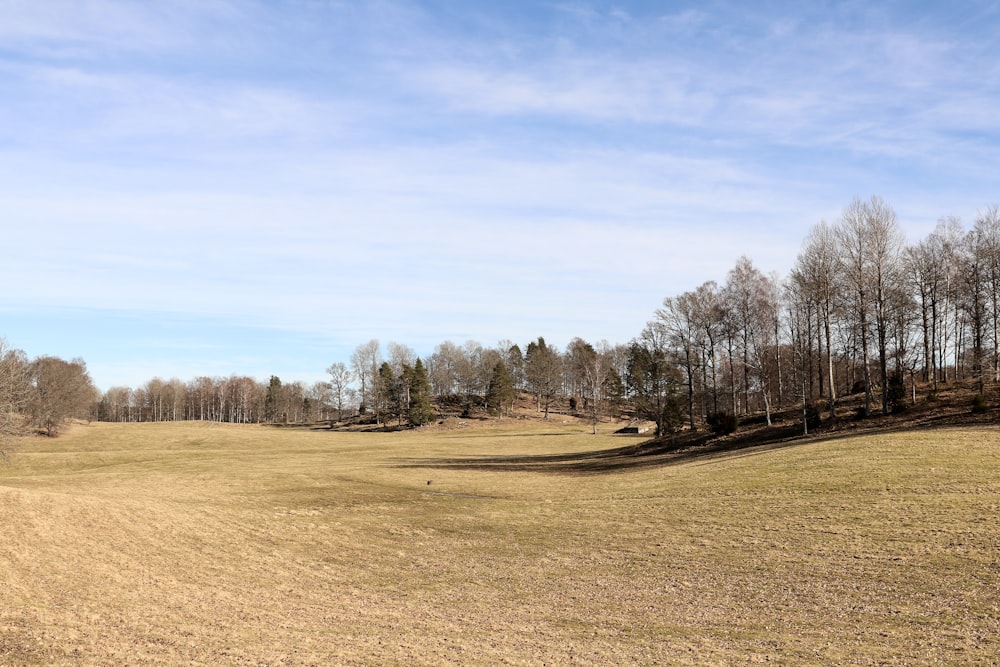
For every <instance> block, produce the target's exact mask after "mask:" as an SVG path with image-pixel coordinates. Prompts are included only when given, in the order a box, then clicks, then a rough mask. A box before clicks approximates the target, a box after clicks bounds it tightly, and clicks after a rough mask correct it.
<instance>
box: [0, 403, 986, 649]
mask: <svg viewBox="0 0 1000 667" xmlns="http://www.w3.org/2000/svg"><path fill="white" fill-rule="evenodd" d="M588 430H589V426H587V425H576V424H572V423H569V424H559V423H557V424H548V425H544V424H543V425H539V424H537V423H532V424H524V423H519V422H516V421H510V422H504V423H502V424H495V423H491V424H489V425H488V426H478V427H475V428H469V429H461V430H454V431H442V430H437V431H435V430H427V431H411V432H402V433H388V434H377V433H337V432H321V431H308V430H294V429H270V428H265V427H239V426H225V425H215V424H191V423H182V424H144V425H111V424H94V425H89V426H83V425H79V426H77V427H75V428H74V429H73V430H72V431H71V432H70V433H68V434H67V435H65V436H63V437H61V438H58V439H33V440H29V441H26V442H25V443H23V444H22V445H21V447H20V450H19V452H18V453H17V454H16V456H15V457H14V458H13V460H12V462H11V463H9V464H5V465H0V525H2V526H3V529H4V537H3V539H2V540H0V664H3V665H22V664H29V665H31V664H38V665H64V664H65V665H79V664H82V665H91V664H102V665H103V664H205V665H216V664H222V665H264V664H268V665H282V664H287V665H313V664H316V665H327V664H346V665H351V664H400V665H410V664H463V665H464V664H490V665H493V664H681V665H683V664H691V665H694V664H698V665H704V664H734V665H735V664H747V663H752V662H757V661H765V660H769V661H771V662H776V663H779V664H789V665H801V664H900V665H909V664H918V663H919V664H927V663H932V662H935V661H940V662H945V663H960V664H990V663H992V662H993V661H994V660H995V656H996V655H1000V564H998V558H997V553H1000V551H998V549H1000V527H998V526H997V522H996V520H995V517H996V515H997V512H998V510H1000V475H998V472H1000V447H998V445H1000V437H998V434H997V431H996V430H995V428H994V429H989V428H969V429H953V430H938V431H922V432H912V433H896V434H888V435H865V436H856V437H844V438H840V439H832V438H831V439H827V440H814V441H809V442H806V443H804V444H802V445H798V446H794V447H788V446H785V447H783V448H781V449H767V448H760V449H754V450H744V451H739V452H733V453H729V454H721V455H719V454H717V455H713V456H711V457H704V458H700V459H699V458H696V459H693V460H688V461H685V462H683V463H679V464H675V465H669V466H661V467H644V468H635V469H629V468H622V469H620V470H614V469H611V470H605V471H603V472H601V473H599V474H598V473H592V474H572V473H568V472H566V469H565V468H560V467H559V466H552V469H551V471H547V468H546V465H545V463H544V461H542V462H540V465H538V466H534V467H532V468H531V469H530V470H512V469H506V468H501V469H494V468H491V467H490V466H488V465H483V466H481V467H477V465H476V461H477V460H480V458H479V457H482V459H481V460H484V461H485V460H487V458H486V457H489V458H490V459H495V458H496V457H499V456H508V457H510V456H531V455H553V454H572V453H574V452H586V451H591V450H594V449H600V448H612V447H620V446H622V445H623V444H627V443H628V442H629V440H627V439H624V440H623V439H622V438H614V437H611V436H609V435H600V436H597V437H596V438H595V437H594V436H591V435H589V433H588ZM463 457H469V458H470V459H471V460H470V461H465V462H463V464H462V465H455V464H452V463H448V462H449V461H452V462H454V461H455V459H457V458H463ZM428 480H431V482H432V483H431V484H430V485H428V484H427V481H428Z"/></svg>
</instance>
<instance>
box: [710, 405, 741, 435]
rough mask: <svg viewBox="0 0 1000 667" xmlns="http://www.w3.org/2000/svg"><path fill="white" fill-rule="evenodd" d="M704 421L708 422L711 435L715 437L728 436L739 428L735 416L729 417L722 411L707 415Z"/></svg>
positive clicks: (729, 415)
mask: <svg viewBox="0 0 1000 667" xmlns="http://www.w3.org/2000/svg"><path fill="white" fill-rule="evenodd" d="M705 421H706V422H708V427H709V428H710V429H712V433H714V434H716V435H729V434H730V433H733V432H734V431H735V430H736V427H737V426H739V420H738V419H737V418H736V415H731V414H729V413H728V412H725V411H724V410H720V411H719V412H710V413H708V415H706V417H705Z"/></svg>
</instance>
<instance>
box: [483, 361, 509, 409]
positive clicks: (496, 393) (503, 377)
mask: <svg viewBox="0 0 1000 667" xmlns="http://www.w3.org/2000/svg"><path fill="white" fill-rule="evenodd" d="M513 401H514V383H513V382H512V381H511V379H510V373H508V372H507V366H506V365H505V364H504V363H503V361H498V362H497V363H496V366H494V367H493V375H492V376H491V377H490V384H489V387H488V388H487V390H486V407H487V409H488V410H489V411H490V414H495V415H496V416H497V419H498V420H500V419H503V413H504V410H505V409H506V408H507V406H508V405H510V404H511V403H513Z"/></svg>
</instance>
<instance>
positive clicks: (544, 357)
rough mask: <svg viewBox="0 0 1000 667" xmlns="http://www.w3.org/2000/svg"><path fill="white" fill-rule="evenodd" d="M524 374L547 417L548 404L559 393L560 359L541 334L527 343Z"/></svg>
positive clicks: (539, 406) (538, 404)
mask: <svg viewBox="0 0 1000 667" xmlns="http://www.w3.org/2000/svg"><path fill="white" fill-rule="evenodd" d="M524 370H525V376H526V378H527V380H528V384H529V385H530V386H531V388H532V391H533V392H534V393H535V400H536V404H537V406H538V408H539V410H541V409H542V406H543V404H544V409H545V417H544V418H545V419H548V418H549V406H550V405H551V403H552V400H553V399H554V398H555V397H556V395H557V394H558V393H559V386H560V384H561V375H562V359H561V357H560V355H559V352H558V351H557V350H556V349H555V348H553V347H552V346H551V345H548V344H547V343H546V342H545V339H544V338H542V337H541V336H539V337H538V340H537V341H532V342H531V343H529V344H528V351H527V353H526V354H525V363H524Z"/></svg>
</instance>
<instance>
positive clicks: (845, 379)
mask: <svg viewBox="0 0 1000 667" xmlns="http://www.w3.org/2000/svg"><path fill="white" fill-rule="evenodd" d="M8 354H9V353H8ZM15 356H16V354H15ZM63 363H66V362H63ZM72 363H75V364H77V365H78V366H79V367H80V368H82V370H84V371H85V366H83V365H82V362H80V361H76V362H72ZM327 372H328V374H329V381H327V382H317V383H314V384H312V385H310V386H305V385H303V384H301V383H298V382H291V383H283V382H282V381H281V380H280V379H279V378H277V377H271V378H270V380H269V381H268V382H267V383H262V382H259V381H257V380H254V379H253V378H248V377H229V378H207V377H202V378H197V379H195V380H192V381H189V382H182V381H180V380H176V379H174V380H169V381H164V380H161V379H158V378H156V379H153V380H150V381H149V382H147V383H146V384H145V385H143V386H142V387H137V388H127V387H115V388H112V389H109V390H108V391H106V392H105V393H104V394H103V395H102V396H100V397H96V398H95V399H94V400H93V401H91V403H90V407H89V414H90V416H91V417H93V418H96V419H101V420H109V421H161V420H177V419H204V420H215V421H229V422H242V423H247V422H254V423H256V422H309V421H316V420H331V419H332V420H338V419H344V418H348V417H358V418H364V419H370V420H372V421H374V422H384V423H395V424H406V423H409V424H421V423H424V422H425V421H427V420H428V419H430V418H432V417H433V414H434V411H435V410H441V409H448V410H457V411H460V412H464V413H470V412H473V411H479V410H481V411H487V412H489V413H490V414H493V415H495V416H496V417H497V418H502V417H503V416H504V415H506V414H507V413H509V412H510V410H511V407H512V405H513V401H514V396H515V395H516V392H518V391H523V392H530V393H531V394H532V395H533V397H534V401H535V405H536V408H537V409H538V410H539V411H540V412H546V413H547V411H548V409H549V407H550V406H551V405H553V404H554V402H556V401H560V402H561V403H563V404H565V403H568V404H569V406H570V407H571V409H573V410H575V411H576V412H577V413H580V414H586V415H588V416H590V417H591V418H592V419H593V420H594V422H595V424H596V422H597V421H598V420H600V419H602V418H605V417H607V416H619V415H622V414H626V413H627V414H628V415H629V416H635V417H639V418H644V419H648V420H651V421H654V422H656V424H657V432H658V434H661V435H662V434H664V433H668V432H671V431H676V430H678V429H681V428H692V429H697V428H701V427H704V426H709V427H712V428H717V429H718V428H727V426H726V425H732V424H734V423H735V421H736V419H737V418H739V417H743V416H746V415H748V414H751V413H758V414H760V415H761V419H762V420H764V421H766V422H767V423H770V420H771V414H772V413H773V412H774V411H775V410H777V409H779V408H787V407H789V406H792V405H795V406H800V407H801V408H802V415H803V421H804V422H808V421H813V422H815V420H818V419H819V414H820V413H821V412H822V413H823V414H828V415H831V416H832V415H835V414H837V409H838V401H839V399H840V398H841V397H843V396H845V395H847V394H859V395H860V394H862V393H863V395H864V401H863V408H862V409H861V414H859V415H856V416H859V417H864V416H867V415H869V414H871V412H872V411H879V412H882V413H888V412H890V411H894V410H903V409H905V408H906V406H907V404H909V403H911V402H913V401H916V400H918V398H919V397H918V396H917V393H916V387H917V384H918V382H919V383H922V384H926V385H927V389H926V391H927V392H928V396H926V397H932V395H933V393H934V392H935V391H936V390H937V387H938V383H945V382H949V381H951V380H954V379H961V378H972V379H974V380H975V385H976V387H977V388H978V391H979V393H980V394H983V393H984V392H985V391H986V385H987V383H997V382H1000V212H998V209H997V207H991V208H988V209H986V210H985V211H982V212H980V213H979V214H978V216H977V217H976V219H975V220H974V221H973V223H972V226H971V227H969V228H965V227H963V225H962V223H961V221H959V220H958V219H956V218H943V219H942V220H940V221H939V223H938V225H937V228H936V229H935V230H934V231H933V232H932V233H931V234H929V235H928V236H927V237H926V238H924V239H922V240H920V241H919V242H917V243H914V244H907V243H906V241H905V238H904V235H903V233H902V230H901V228H900V226H899V223H898V221H897V218H896V213H895V211H894V210H893V209H892V207H891V206H889V205H888V204H887V203H886V202H885V201H883V200H882V199H881V198H879V197H871V198H870V199H868V200H861V199H855V200H854V201H852V202H851V203H850V204H849V205H848V206H847V207H846V208H845V209H844V211H843V213H842V215H841V217H840V219H839V220H837V221H835V222H833V223H827V222H820V223H818V224H816V225H815V226H813V227H812V229H811V230H810V231H809V234H808V236H807V237H806V239H805V240H804V242H803V244H802V249H801V252H800V254H799V255H798V257H797V258H796V261H795V263H794V266H793V268H792V270H791V272H790V274H789V275H788V276H785V277H784V278H782V277H780V276H778V275H776V274H773V273H772V274H764V273H762V272H761V271H760V270H759V269H758V268H757V267H756V266H754V264H753V262H752V261H751V260H750V259H749V258H747V257H742V258H740V259H739V260H738V261H737V262H736V265H735V266H734V267H733V268H732V269H731V270H730V271H729V272H728V273H727V275H726V277H725V281H724V282H723V283H722V284H718V283H716V282H715V281H708V282H705V283H703V284H701V285H699V286H697V287H695V288H694V289H692V290H691V291H688V292H684V293H683V294H679V295H675V296H668V297H667V298H665V299H664V301H663V305H662V307H661V308H659V309H657V310H656V312H655V313H654V314H653V317H652V318H651V319H650V321H649V322H648V323H647V325H646V326H645V327H644V328H643V330H642V331H641V332H639V333H638V335H637V336H636V337H635V338H634V339H633V340H631V341H630V342H629V343H627V344H609V343H607V342H605V341H598V342H593V343H588V342H587V341H584V340H581V339H579V338H577V339H574V340H572V341H570V343H569V344H568V345H567V346H566V348H565V349H558V348H556V347H555V346H553V345H550V344H548V343H546V341H545V339H544V338H542V337H539V338H537V339H536V340H533V341H530V342H528V343H527V344H526V345H524V346H523V347H522V346H521V345H519V344H516V343H513V342H511V341H501V342H500V343H498V344H497V345H494V346H492V347H485V346H483V345H482V344H480V343H478V342H476V341H467V342H465V343H463V344H456V343H453V342H451V341H444V342H442V343H440V344H439V345H438V346H437V347H436V348H435V350H434V352H433V353H432V354H430V355H427V356H426V357H425V358H418V357H417V355H416V354H415V353H414V351H413V350H412V349H411V348H410V347H408V346H407V345H405V344H401V343H394V342H393V343H388V344H387V345H386V346H385V347H384V348H383V346H382V345H381V344H380V342H379V341H377V340H371V341H369V342H367V343H364V344H362V345H359V346H358V347H357V348H356V349H355V351H354V353H353V354H352V356H351V358H350V359H349V360H343V361H338V362H336V363H334V364H332V365H331V366H330V367H329V368H328V369H327ZM29 375H31V374H30V373H29ZM84 375H85V373H84ZM32 377H33V378H34V376H32ZM0 381H3V380H2V378H0ZM32 382H34V383H35V391H36V392H38V388H37V383H38V380H37V378H35V379H33V380H32ZM88 382H89V378H88ZM926 397H925V398H926ZM36 400H39V399H37V398H36ZM434 406H436V407H434ZM42 412H44V411H38V414H39V415H41V414H42ZM43 421H45V418H41V417H36V423H39V424H40V425H41V423H42V422H43Z"/></svg>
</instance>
